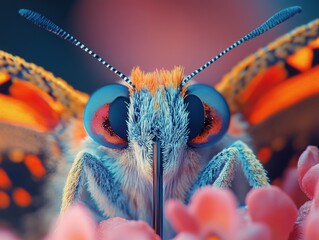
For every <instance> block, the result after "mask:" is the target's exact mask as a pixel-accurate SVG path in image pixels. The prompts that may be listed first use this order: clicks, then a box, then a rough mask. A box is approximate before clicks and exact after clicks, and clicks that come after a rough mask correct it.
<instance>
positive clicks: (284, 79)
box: [217, 20, 319, 180]
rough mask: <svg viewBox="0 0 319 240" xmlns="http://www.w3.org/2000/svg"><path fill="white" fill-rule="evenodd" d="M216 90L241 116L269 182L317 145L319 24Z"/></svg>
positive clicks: (275, 46) (262, 53)
mask: <svg viewBox="0 0 319 240" xmlns="http://www.w3.org/2000/svg"><path fill="white" fill-rule="evenodd" d="M217 89H218V90H219V91H220V92H221V93H222V94H223V95H224V96H225V97H226V99H227V101H228V103H229V105H230V108H231V111H232V113H241V114H242V116H243V118H244V120H245V121H247V122H248V123H249V124H250V127H249V133H250V134H251V136H252V138H253V141H252V142H253V144H254V145H255V148H256V150H257V155H258V156H259V158H260V159H261V161H263V162H264V165H265V167H266V169H267V171H268V173H269V177H270V179H271V180H274V179H276V178H278V177H280V176H281V174H282V173H283V170H284V169H285V168H286V167H287V166H289V165H293V164H295V161H294V160H297V159H298V154H299V153H300V152H301V151H302V150H304V149H305V147H306V146H307V145H309V144H313V145H319V20H315V21H313V22H311V23H309V24H307V25H304V26H301V27H299V28H297V29H295V30H294V31H292V32H291V33H289V34H286V35H284V36H283V37H281V38H279V39H277V40H275V41H274V42H273V43H271V44H269V45H268V46H266V47H265V48H263V49H260V50H259V51H257V52H256V53H255V54H253V55H251V56H249V57H247V58H246V59H244V60H243V61H242V62H240V63H239V64H238V65H237V66H236V67H234V68H233V69H232V71H231V72H230V73H229V74H227V75H225V77H224V78H223V79H222V81H221V82H220V83H219V84H218V85H217Z"/></svg>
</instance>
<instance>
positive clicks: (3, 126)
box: [0, 51, 88, 239]
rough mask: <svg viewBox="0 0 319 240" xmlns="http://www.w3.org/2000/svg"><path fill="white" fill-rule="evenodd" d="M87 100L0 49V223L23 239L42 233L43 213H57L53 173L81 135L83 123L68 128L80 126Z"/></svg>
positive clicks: (45, 72) (70, 88)
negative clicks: (15, 231)
mask: <svg viewBox="0 0 319 240" xmlns="http://www.w3.org/2000/svg"><path fill="white" fill-rule="evenodd" d="M87 99H88V96H87V95H86V94H84V93H81V92H78V91H75V90H74V89H73V88H72V87H70V86H69V85H68V84H67V83H66V82H65V81H64V80H62V79H61V78H57V77H55V76H54V75H53V74H52V73H50V72H47V71H45V70H44V69H42V68H41V67H38V66H36V65H34V64H31V63H27V62H26V61H24V60H23V59H21V58H19V57H15V56H12V55H10V54H8V53H5V52H2V51H0V136H1V137H0V227H1V226H2V227H3V226H4V227H8V228H14V229H15V230H18V231H19V232H20V233H22V234H23V235H24V236H25V237H26V238H28V234H29V233H32V235H30V237H29V238H30V239H36V238H37V237H40V236H41V235H42V234H44V233H45V229H46V225H47V224H48V222H46V219H47V218H48V214H47V213H48V212H52V211H58V206H54V205H52V202H53V201H51V200H53V199H52V198H54V200H55V202H59V201H56V199H59V196H57V195H55V196H54V194H59V193H58V192H57V193H55V192H54V191H53V190H52V189H54V186H51V185H52V182H53V178H55V177H56V176H55V174H53V173H56V172H57V168H59V165H62V168H63V165H65V157H64V152H65V149H67V148H69V147H70V146H71V145H72V144H73V145H74V144H77V143H75V142H72V141H77V140H80V139H81V138H82V137H83V136H84V134H83V127H82V128H81V127H76V129H77V131H74V132H72V128H75V125H76V126H81V125H82V124H81V122H82V112H83V109H84V105H85V104H86V101H87ZM70 129H71V130H70ZM61 185H62V186H63V184H61ZM49 189H50V190H49ZM36 235H37V236H36Z"/></svg>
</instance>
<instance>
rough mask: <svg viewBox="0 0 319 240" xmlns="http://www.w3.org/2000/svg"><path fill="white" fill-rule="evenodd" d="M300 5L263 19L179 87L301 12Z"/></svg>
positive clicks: (185, 79) (186, 78)
mask: <svg viewBox="0 0 319 240" xmlns="http://www.w3.org/2000/svg"><path fill="white" fill-rule="evenodd" d="M301 10H302V9H301V7H299V6H294V7H289V8H286V9H283V10H281V11H279V12H277V13H276V14H274V15H273V16H272V17H271V18H269V19H268V20H267V21H265V22H264V23H263V24H261V25H260V26H259V27H258V28H256V29H254V30H253V31H251V32H250V33H248V34H247V35H246V36H244V37H242V38H241V39H240V40H238V41H237V42H235V43H233V44H232V45H230V46H229V47H228V48H226V49H225V50H224V51H222V52H220V53H219V54H218V55H216V56H215V57H214V58H212V59H211V60H209V61H208V62H207V63H205V64H204V65H203V66H201V67H200V68H198V69H196V70H195V71H194V72H192V73H191V74H189V75H188V76H186V77H185V78H184V79H183V81H182V82H181V84H180V86H179V88H180V89H182V87H183V86H184V85H185V84H186V83H187V82H188V81H189V80H190V79H191V78H193V77H194V76H196V75H197V74H198V73H200V72H201V71H203V70H204V69H205V68H207V67H208V66H209V65H211V64H212V63H213V62H215V61H217V60H218V59H219V58H220V57H222V56H223V55H225V54H226V53H228V52H229V51H230V50H232V49H234V48H235V47H237V46H239V45H240V44H242V43H244V42H247V41H248V40H250V39H253V38H255V37H257V36H259V35H261V34H263V33H264V32H266V31H268V30H270V29H271V28H273V27H275V26H277V25H278V24H280V23H282V22H284V21H286V20H287V19H289V18H291V17H292V16H294V15H296V14H297V13H300V12H301Z"/></svg>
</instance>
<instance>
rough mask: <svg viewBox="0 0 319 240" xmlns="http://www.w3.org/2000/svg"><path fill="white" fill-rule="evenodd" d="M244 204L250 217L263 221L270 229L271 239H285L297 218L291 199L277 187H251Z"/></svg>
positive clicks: (253, 219)
mask: <svg viewBox="0 0 319 240" xmlns="http://www.w3.org/2000/svg"><path fill="white" fill-rule="evenodd" d="M246 204H247V207H248V211H249V213H250V216H251V219H252V221H253V222H256V223H258V222H259V223H264V224H266V225H267V226H268V227H269V228H270V229H271V239H272V240H277V239H278V240H281V239H287V238H288V236H289V233H290V232H291V231H292V229H293V226H294V223H295V221H296V218H297V214H298V211H297V208H296V206H295V204H294V203H293V201H292V200H291V199H290V198H289V197H288V196H287V195H286V194H285V193H284V192H283V191H281V190H280V189H279V188H278V187H273V186H270V187H264V188H259V189H253V190H251V191H250V192H249V193H248V196H247V198H246Z"/></svg>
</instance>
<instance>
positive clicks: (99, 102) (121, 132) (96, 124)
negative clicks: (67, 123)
mask: <svg viewBox="0 0 319 240" xmlns="http://www.w3.org/2000/svg"><path fill="white" fill-rule="evenodd" d="M128 103H129V92H128V88H127V87H125V86H123V85H121V84H110V85H107V86H104V87H102V88H100V89H99V90H97V91H96V92H95V93H93V95H92V96H91V98H90V99H89V101H88V103H87V105H86V107H85V109H84V127H85V130H86V132H87V133H88V135H89V136H90V137H91V138H92V139H93V140H94V141H96V142H98V143H99V144H101V145H103V146H106V147H110V148H124V147H126V146H127V124H126V120H127V116H128V115H127V114H128V113H127V111H128V109H127V104H128Z"/></svg>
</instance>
